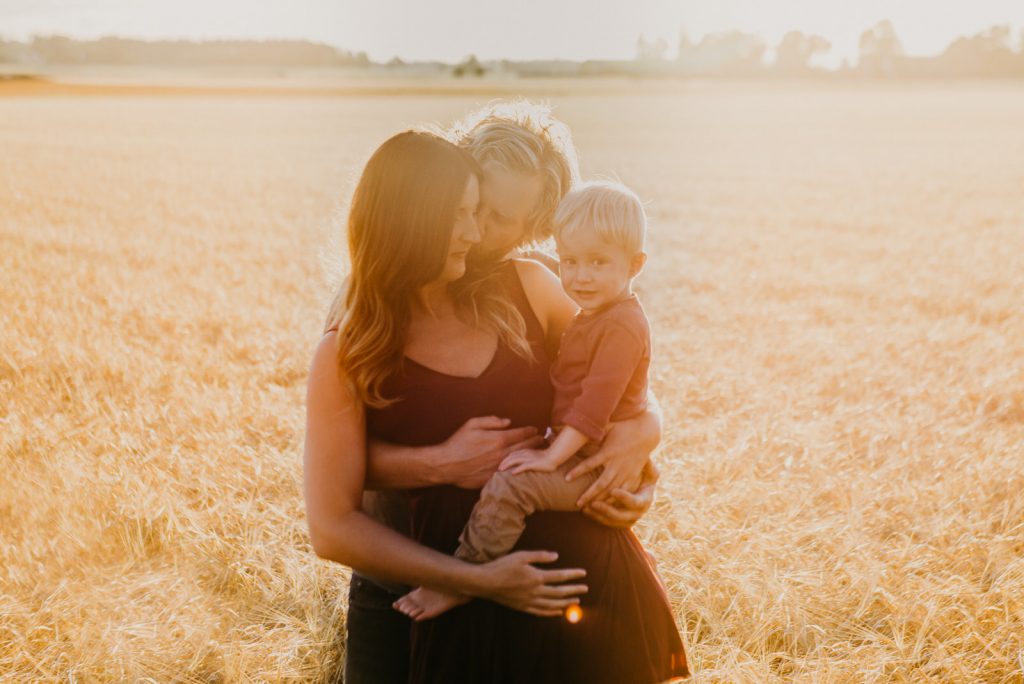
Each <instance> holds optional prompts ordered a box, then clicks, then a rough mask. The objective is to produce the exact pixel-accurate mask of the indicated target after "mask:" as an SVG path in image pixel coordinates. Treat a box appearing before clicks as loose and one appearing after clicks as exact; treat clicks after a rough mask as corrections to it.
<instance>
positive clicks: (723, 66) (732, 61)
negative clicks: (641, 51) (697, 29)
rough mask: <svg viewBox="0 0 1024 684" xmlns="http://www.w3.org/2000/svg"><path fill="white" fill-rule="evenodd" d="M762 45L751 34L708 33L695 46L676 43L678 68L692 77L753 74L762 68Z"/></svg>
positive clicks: (763, 48)
mask: <svg viewBox="0 0 1024 684" xmlns="http://www.w3.org/2000/svg"><path fill="white" fill-rule="evenodd" d="M764 53H765V44H764V41H763V40H761V38H760V37H758V36H757V35H755V34H752V33H743V32H742V31H726V32H724V33H709V34H707V35H706V36H704V37H703V38H701V40H700V42H699V43H696V44H694V43H692V42H690V40H689V39H685V40H680V42H679V56H678V58H677V59H678V61H679V66H680V67H681V68H682V70H683V71H684V72H688V73H692V74H709V75H711V74H719V75H741V74H753V73H757V72H759V71H761V70H762V69H763V67H764V63H763V61H762V60H763V58H764Z"/></svg>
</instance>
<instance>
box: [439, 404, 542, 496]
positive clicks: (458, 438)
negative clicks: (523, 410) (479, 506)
mask: <svg viewBox="0 0 1024 684" xmlns="http://www.w3.org/2000/svg"><path fill="white" fill-rule="evenodd" d="M510 422H511V421H509V419H508V418H499V417H497V416H480V417H477V418H470V419H469V420H467V421H466V422H465V423H464V424H463V425H462V427H460V428H459V429H458V430H456V431H455V434H453V435H452V436H451V437H449V438H448V439H447V440H445V442H444V443H443V444H442V445H441V454H442V458H441V463H440V464H438V466H437V467H438V469H439V470H440V471H442V472H444V473H445V480H446V481H447V482H449V483H451V484H453V485H455V486H456V487H462V488H463V489H479V488H481V487H483V486H484V485H485V484H486V483H487V480H488V478H490V477H491V475H493V474H494V471H496V470H497V469H498V465H499V464H500V463H501V461H502V460H503V459H504V458H505V457H506V456H508V455H509V454H510V453H512V452H513V451H517V450H519V449H531V448H536V447H538V446H543V445H544V438H543V437H541V436H540V435H539V434H537V428H535V427H532V426H527V427H521V428H509V423H510Z"/></svg>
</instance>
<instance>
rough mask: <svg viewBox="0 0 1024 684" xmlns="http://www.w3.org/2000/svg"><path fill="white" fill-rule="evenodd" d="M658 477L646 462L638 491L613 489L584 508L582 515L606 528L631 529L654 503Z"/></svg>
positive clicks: (652, 466) (654, 469)
mask: <svg viewBox="0 0 1024 684" xmlns="http://www.w3.org/2000/svg"><path fill="white" fill-rule="evenodd" d="M659 476H660V473H658V469H657V468H656V467H655V466H654V464H653V463H651V462H650V461H648V462H647V464H646V465H645V467H644V470H643V473H642V479H641V481H640V488H639V489H637V490H636V491H635V492H630V491H628V490H626V489H622V488H616V489H613V490H612V491H611V492H609V493H608V495H607V496H606V497H603V498H601V499H598V500H597V501H594V502H592V503H591V504H590V505H589V506H587V507H586V508H584V509H583V513H584V514H586V515H587V516H589V517H590V518H592V519H594V520H596V521H597V522H599V523H601V524H602V525H607V526H608V527H632V526H633V525H634V524H635V523H636V521H637V520H639V519H640V518H642V517H643V516H644V514H645V513H646V512H647V510H648V509H649V508H650V507H651V504H652V503H653V502H654V488H655V485H656V484H657V482H658V477H659Z"/></svg>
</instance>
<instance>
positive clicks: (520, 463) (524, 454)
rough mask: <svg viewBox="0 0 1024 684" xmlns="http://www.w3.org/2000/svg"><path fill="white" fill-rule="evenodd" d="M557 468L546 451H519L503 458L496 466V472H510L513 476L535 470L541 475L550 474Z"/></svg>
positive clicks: (556, 464)
mask: <svg viewBox="0 0 1024 684" xmlns="http://www.w3.org/2000/svg"><path fill="white" fill-rule="evenodd" d="M556 468H558V463H557V462H555V460H554V459H553V458H551V455H550V454H548V451H547V450H546V449H519V450H518V451H513V452H512V453H511V454H509V455H508V456H506V457H505V460H504V461H502V462H501V465H499V466H498V470H511V471H512V474H513V475H516V474H518V473H525V472H527V471H530V470H536V471H539V472H542V473H550V472H552V471H554V470H555V469H556Z"/></svg>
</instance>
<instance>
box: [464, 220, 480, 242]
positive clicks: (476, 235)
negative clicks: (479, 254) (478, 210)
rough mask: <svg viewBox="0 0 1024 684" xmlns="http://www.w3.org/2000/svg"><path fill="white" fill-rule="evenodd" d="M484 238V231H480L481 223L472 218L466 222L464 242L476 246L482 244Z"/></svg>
mask: <svg viewBox="0 0 1024 684" xmlns="http://www.w3.org/2000/svg"><path fill="white" fill-rule="evenodd" d="M482 237H483V231H482V230H481V229H480V222H479V221H478V220H477V219H476V218H474V217H472V216H470V217H469V219H468V220H467V221H466V227H465V228H464V229H463V231H462V240H463V242H468V243H470V244H473V245H475V244H476V243H478V242H480V238H482Z"/></svg>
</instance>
